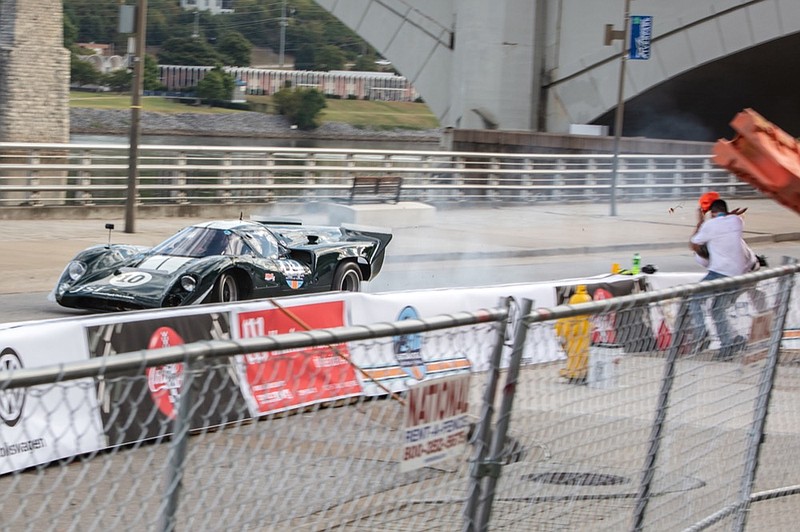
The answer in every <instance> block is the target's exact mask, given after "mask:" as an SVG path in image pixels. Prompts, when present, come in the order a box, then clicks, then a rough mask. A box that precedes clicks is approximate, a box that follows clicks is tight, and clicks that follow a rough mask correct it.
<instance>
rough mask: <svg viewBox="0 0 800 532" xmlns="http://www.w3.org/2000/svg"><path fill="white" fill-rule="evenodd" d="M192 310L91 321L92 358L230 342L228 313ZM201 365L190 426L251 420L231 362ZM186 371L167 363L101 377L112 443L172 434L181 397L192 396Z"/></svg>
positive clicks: (103, 410)
mask: <svg viewBox="0 0 800 532" xmlns="http://www.w3.org/2000/svg"><path fill="white" fill-rule="evenodd" d="M192 310H193V311H194V313H192V314H181V315H176V313H175V312H156V313H145V314H142V315H138V316H137V315H127V316H124V315H118V316H113V317H111V316H110V317H106V318H105V319H104V320H102V319H99V320H98V319H96V320H92V321H91V322H89V323H88V324H87V325H86V329H85V330H86V339H87V342H88V345H89V353H90V355H91V356H92V357H107V356H113V355H115V354H119V353H126V352H130V351H138V350H141V349H159V348H164V347H172V346H178V345H183V344H188V343H191V342H198V341H201V340H215V339H226V338H230V323H229V314H228V313H227V312H222V313H216V312H207V311H206V312H205V313H203V312H202V310H201V309H192ZM137 318H138V319H137ZM196 364H197V365H196V366H193V367H192V370H193V371H194V375H195V378H194V379H193V381H192V387H191V391H190V393H192V394H193V398H192V404H193V410H192V419H191V428H193V429H194V428H200V427H209V426H217V425H221V424H225V423H229V422H232V421H236V420H240V419H244V418H247V417H248V416H247V410H246V406H245V403H244V400H243V399H242V397H241V394H240V393H239V387H238V385H237V384H236V383H235V382H234V381H233V379H232V378H231V372H230V371H229V369H230V364H229V363H228V361H227V360H224V361H223V360H214V359H208V360H205V361H203V362H198V363H196ZM185 369H186V368H185V367H184V364H182V363H177V364H168V365H166V366H156V367H151V368H146V369H145V368H142V369H141V370H138V371H133V372H129V373H128V374H126V375H123V376H121V377H120V376H117V375H115V376H114V377H113V378H108V379H104V378H101V379H99V380H98V382H97V395H98V397H99V399H100V404H101V414H102V417H103V425H104V426H105V430H106V435H107V437H108V443H109V445H112V446H114V445H120V444H123V443H129V442H135V441H140V440H145V439H149V438H154V437H158V436H163V435H165V434H170V433H171V432H172V424H173V420H174V419H175V417H176V412H177V408H178V402H179V400H180V397H181V395H182V394H184V393H186V392H187V390H186V389H185V388H184V385H183V384H184V373H185ZM220 405H225V408H221V407H220Z"/></svg>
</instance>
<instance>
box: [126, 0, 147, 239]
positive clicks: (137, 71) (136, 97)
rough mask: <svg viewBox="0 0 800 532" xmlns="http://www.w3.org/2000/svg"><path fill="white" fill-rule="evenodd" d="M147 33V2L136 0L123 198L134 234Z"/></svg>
mask: <svg viewBox="0 0 800 532" xmlns="http://www.w3.org/2000/svg"><path fill="white" fill-rule="evenodd" d="M146 32H147V0H138V6H137V8H136V46H135V51H134V58H133V83H132V84H131V131H130V149H129V155H128V191H127V197H126V198H125V232H126V233H134V232H135V228H134V222H135V218H136V216H135V211H136V183H137V181H138V179H139V138H140V136H141V133H140V130H139V121H140V117H141V111H142V86H143V85H144V54H145V48H144V43H145V33H146Z"/></svg>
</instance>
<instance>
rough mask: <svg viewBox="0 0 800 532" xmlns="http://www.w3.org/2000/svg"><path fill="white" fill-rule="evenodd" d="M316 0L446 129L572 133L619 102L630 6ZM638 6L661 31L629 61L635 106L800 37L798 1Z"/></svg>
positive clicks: (527, 0)
mask: <svg viewBox="0 0 800 532" xmlns="http://www.w3.org/2000/svg"><path fill="white" fill-rule="evenodd" d="M316 1H317V3H318V4H320V5H321V6H323V7H324V8H325V9H327V10H328V11H330V12H331V13H333V14H334V15H335V16H336V17H338V18H339V19H340V20H342V21H343V22H344V23H345V24H347V25H348V26H349V27H350V28H352V29H354V30H355V31H356V32H357V33H359V34H360V35H361V36H362V37H364V38H365V39H366V40H367V41H368V42H369V43H370V44H371V45H373V46H374V47H375V48H377V49H378V50H379V52H380V53H382V54H383V55H384V56H385V57H387V58H388V59H390V60H391V61H392V62H393V64H394V65H395V66H396V67H397V69H398V70H399V71H400V72H401V73H402V74H403V75H404V76H406V77H408V78H409V79H410V80H411V82H412V83H413V84H414V86H415V87H416V88H417V90H418V91H419V92H420V94H421V95H422V97H423V99H424V100H425V101H426V102H427V104H428V105H429V107H430V108H431V110H432V111H433V112H434V113H435V114H436V115H437V116H438V117H439V119H440V121H441V124H442V126H445V127H455V128H466V129H476V128H484V129H491V128H497V129H501V130H528V131H530V130H533V131H548V132H554V133H566V132H568V131H569V127H570V124H585V123H591V122H592V121H595V120H596V119H598V118H599V117H601V116H602V115H604V114H605V113H607V112H608V111H609V110H611V109H614V108H615V107H616V106H617V101H618V84H619V71H620V57H621V54H622V43H621V42H620V41H617V42H616V43H614V44H612V45H610V46H605V45H604V43H603V41H604V33H605V25H606V24H612V25H613V26H614V27H615V29H618V30H621V29H622V28H623V22H624V6H625V0H504V1H488V0H436V1H433V2H432V1H430V0H382V1H381V2H373V1H371V0H348V1H346V2H344V1H340V0H316ZM630 5H631V14H632V15H652V16H653V17H654V27H653V41H652V46H651V51H652V59H650V60H648V61H629V62H628V68H627V70H628V72H627V76H626V81H625V85H624V87H625V89H624V91H625V98H626V100H628V99H631V98H633V97H634V96H636V95H638V94H641V93H644V92H646V91H648V90H649V89H651V88H653V87H656V86H658V85H659V84H662V83H663V82H665V81H666V80H670V79H672V78H675V77H677V76H680V75H681V74H684V73H686V72H689V71H692V70H693V69H698V68H702V67H703V66H705V65H707V64H709V63H712V62H714V61H716V60H719V59H720V58H725V57H728V56H731V55H732V54H736V53H737V52H740V51H742V50H745V49H749V48H752V47H757V46H760V45H762V44H764V43H767V42H770V41H773V40H776V39H779V38H781V37H786V36H789V35H793V34H797V33H798V32H800V2H798V1H797V0H670V1H668V2H667V1H664V0H634V1H632V2H631V4H630ZM785 53H786V54H791V52H790V50H786V52H785ZM792 55H793V54H792ZM787 70H793V69H792V68H791V67H790V68H787ZM784 84H785V83H784ZM690 90H693V88H690ZM699 90H700V91H702V88H700V89H699ZM714 90H717V89H716V88H715V89H714ZM736 105H738V102H737V104H736ZM738 109H741V107H739V108H738ZM738 109H737V110H738ZM697 112H702V106H700V109H699V110H697ZM726 112H727V111H726ZM730 116H732V115H730Z"/></svg>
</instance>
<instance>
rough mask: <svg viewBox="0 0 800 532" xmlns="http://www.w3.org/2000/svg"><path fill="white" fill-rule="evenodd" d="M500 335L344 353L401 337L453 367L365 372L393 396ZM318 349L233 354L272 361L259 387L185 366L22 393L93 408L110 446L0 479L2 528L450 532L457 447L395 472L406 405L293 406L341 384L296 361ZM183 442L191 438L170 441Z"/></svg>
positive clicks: (350, 374)
mask: <svg viewBox="0 0 800 532" xmlns="http://www.w3.org/2000/svg"><path fill="white" fill-rule="evenodd" d="M497 331H498V327H497V324H496V323H493V322H485V323H480V324H478V325H473V326H463V327H457V328H449V329H444V330H437V331H429V332H424V333H420V334H418V335H413V336H409V337H408V338H399V337H392V336H388V337H383V338H376V339H372V340H365V341H354V342H350V343H349V344H348V349H349V351H350V353H351V354H354V353H358V354H359V356H362V357H363V356H368V355H369V353H373V352H374V353H376V357H377V353H380V352H381V351H384V350H386V349H389V350H392V349H395V346H396V345H397V343H398V342H404V341H405V342H406V343H405V344H403V345H411V347H412V348H413V347H414V345H421V344H424V346H425V349H426V350H430V351H435V352H436V353H438V354H439V355H441V356H442V358H449V359H450V360H451V362H452V363H451V364H450V366H452V367H448V365H447V364H444V363H442V364H440V365H439V366H436V367H434V366H433V365H430V366H429V367H427V368H426V367H418V366H415V365H414V364H413V362H410V363H408V364H399V365H398V366H396V367H387V368H385V370H384V371H382V372H381V371H378V370H373V373H372V375H371V378H370V379H368V380H369V382H371V383H373V384H374V383H380V384H382V385H383V386H386V387H387V388H388V389H392V388H394V387H395V384H400V383H401V384H402V385H403V386H404V387H408V386H409V385H413V384H414V383H415V382H418V379H421V378H422V377H424V376H426V375H427V376H428V378H431V377H439V376H442V375H447V374H452V373H453V369H454V368H455V369H456V370H458V371H460V373H461V374H466V375H469V363H470V362H469V360H467V359H466V358H465V356H464V354H465V353H467V352H469V353H473V355H471V356H473V357H474V356H475V355H474V353H485V356H486V358H487V359H488V358H489V357H490V356H491V353H492V352H493V350H494V342H495V340H499V341H502V338H503V336H502V333H503V330H502V329H500V330H499V332H497ZM332 340H333V338H332ZM417 342H418V343H419V344H417ZM321 350H327V348H325V347H322V348H311V349H307V350H301V351H299V352H298V351H297V350H286V351H276V352H272V353H256V354H251V355H245V356H252V357H256V358H259V360H266V359H267V358H269V359H270V364H269V365H264V366H262V367H263V368H268V369H265V371H267V372H269V373H268V374H262V375H251V374H246V372H245V371H244V370H243V366H242V364H243V360H244V358H242V357H232V358H230V359H227V358H221V359H220V358H217V359H203V358H200V359H198V358H196V357H194V358H193V359H192V360H189V359H188V358H187V359H186V360H184V362H182V363H176V364H169V365H166V366H156V367H149V368H145V367H144V364H143V365H142V367H140V368H138V369H136V370H131V371H127V372H125V373H123V374H117V375H114V376H110V375H107V376H105V377H102V378H99V379H85V380H84V381H80V383H81V384H80V386H79V390H80V394H77V395H76V392H75V383H76V381H64V382H57V383H55V384H52V385H43V386H37V387H33V388H30V389H28V390H27V393H28V394H36V393H41V391H42V390H44V389H52V390H56V391H57V393H58V394H59V397H62V398H63V400H64V401H70V402H71V403H72V404H74V406H75V408H76V409H77V407H79V406H80V404H81V402H92V401H99V405H100V412H101V418H102V426H101V427H99V429H100V430H101V432H102V433H103V434H104V435H105V438H106V441H107V444H108V445H109V446H110V447H109V448H107V449H105V450H100V451H97V452H94V453H89V454H86V455H82V456H78V457H75V458H74V459H67V460H63V461H59V462H54V463H51V464H45V465H42V466H37V467H33V468H29V469H27V470H24V471H16V472H12V473H9V474H7V475H4V476H2V477H0V489H2V490H3V491H4V492H5V493H7V494H13V496H8V497H5V498H4V499H3V501H2V502H0V519H2V523H3V527H4V528H8V529H14V530H37V531H38V530H70V529H74V530H114V529H125V530H154V529H161V530H172V529H173V528H175V529H179V530H317V529H329V528H348V529H360V530H367V529H369V530H373V529H374V530H386V529H387V527H390V528H391V529H392V530H421V529H430V528H431V527H432V526H433V527H434V528H436V527H442V528H445V529H450V530H452V529H456V528H458V527H460V524H461V521H462V511H463V505H464V500H465V498H466V494H465V491H466V483H465V479H466V478H467V470H468V464H469V446H465V447H464V450H463V452H460V453H459V455H458V456H456V457H452V458H449V459H447V460H445V461H443V462H442V463H439V464H436V465H435V466H434V467H423V468H419V469H415V470H412V471H408V472H403V471H401V469H400V462H402V461H403V459H404V457H403V454H402V450H403V443H404V441H403V432H404V431H403V427H404V422H405V415H406V412H405V401H406V397H405V394H396V395H394V396H393V397H387V394H385V393H383V394H379V395H364V394H361V393H358V394H354V395H353V396H352V397H350V398H346V399H341V400H337V401H328V402H325V403H318V404H307V405H306V406H298V405H302V402H303V401H302V398H303V394H304V393H305V392H306V391H307V390H308V389H309V387H310V384H309V383H310V382H313V381H316V382H317V384H318V385H320V386H323V387H324V386H326V385H330V386H340V385H341V383H343V382H347V381H352V380H353V379H354V370H353V368H351V367H350V366H349V365H347V364H339V365H334V364H333V363H332V359H329V362H331V364H322V365H321V366H322V367H324V368H325V371H324V374H315V373H314V372H313V371H312V370H311V368H312V365H311V364H309V363H308V362H307V361H308V359H310V357H320V356H321ZM409 352H413V349H411V351H409ZM196 354H197V353H196V352H195V355H196ZM412 359H413V357H407V360H412ZM398 360H400V358H398ZM456 361H458V364H455V362H456ZM475 362H478V361H475ZM143 363H144V360H143ZM454 364H455V365H454ZM318 366H319V364H318ZM314 367H316V366H314ZM420 372H421V373H420ZM486 375H487V373H479V374H473V375H471V377H470V391H469V395H470V398H469V399H470V400H469V419H471V420H472V421H473V422H474V420H476V419H477V418H478V415H479V413H480V409H481V394H482V390H483V387H484V382H485V378H486ZM244 381H247V382H255V381H259V382H266V383H268V385H267V386H265V387H262V388H259V389H258V390H257V389H256V388H255V387H254V388H253V391H254V393H259V394H262V399H263V402H262V403H261V404H262V405H263V404H266V403H269V402H272V408H271V410H272V411H269V412H266V413H264V414H263V415H261V416H260V417H259V418H257V419H254V418H252V410H251V409H250V408H249V405H248V404H247V402H246V401H245V400H243V399H242V394H240V393H239V391H240V389H241V387H242V385H243V382H244ZM278 383H283V384H282V385H278ZM29 396H30V395H29ZM41 419H42V420H43V421H44V422H45V423H47V422H52V421H53V420H50V419H49V418H48V413H47V412H41ZM67 426H68V427H72V426H74V427H76V428H77V427H80V424H79V423H74V424H71V423H70V424H68V425H67ZM77 430H83V429H77ZM187 430H188V431H190V434H191V435H190V436H189V437H188V438H181V437H180V435H181V434H185V431H187ZM466 430H467V429H465V437H466ZM470 430H471V429H470ZM61 436H62V435H60V434H55V433H54V434H52V436H50V437H49V438H52V442H49V443H51V444H56V445H57V442H58V440H59V438H60V437H61ZM77 436H80V435H77ZM33 444H34V443H32V445H33Z"/></svg>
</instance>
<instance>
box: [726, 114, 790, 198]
mask: <svg viewBox="0 0 800 532" xmlns="http://www.w3.org/2000/svg"><path fill="white" fill-rule="evenodd" d="M731 127H733V129H734V130H735V131H736V132H737V135H736V136H735V137H734V138H733V139H732V140H724V139H720V140H718V141H717V142H716V143H715V144H714V150H713V153H714V162H715V163H716V164H718V165H719V166H721V167H723V168H725V169H726V170H728V171H729V172H731V173H732V174H734V175H736V176H737V177H739V179H741V180H742V181H746V182H748V183H750V184H751V185H753V186H754V187H756V188H757V189H759V190H761V192H763V193H764V194H766V195H768V196H770V197H771V198H772V199H774V200H775V201H777V202H779V203H781V204H783V205H785V206H786V207H789V208H790V209H792V210H794V211H795V212H797V213H800V144H798V142H797V140H795V139H794V138H793V137H792V136H791V135H789V134H787V133H786V132H785V131H783V130H782V129H780V128H779V127H777V126H776V125H774V124H772V123H771V122H769V121H767V120H766V119H765V118H764V117H763V116H761V115H760V114H758V113H756V112H755V111H753V110H752V109H745V110H744V111H742V112H740V113H738V114H737V115H736V116H735V117H734V118H733V121H731Z"/></svg>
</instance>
